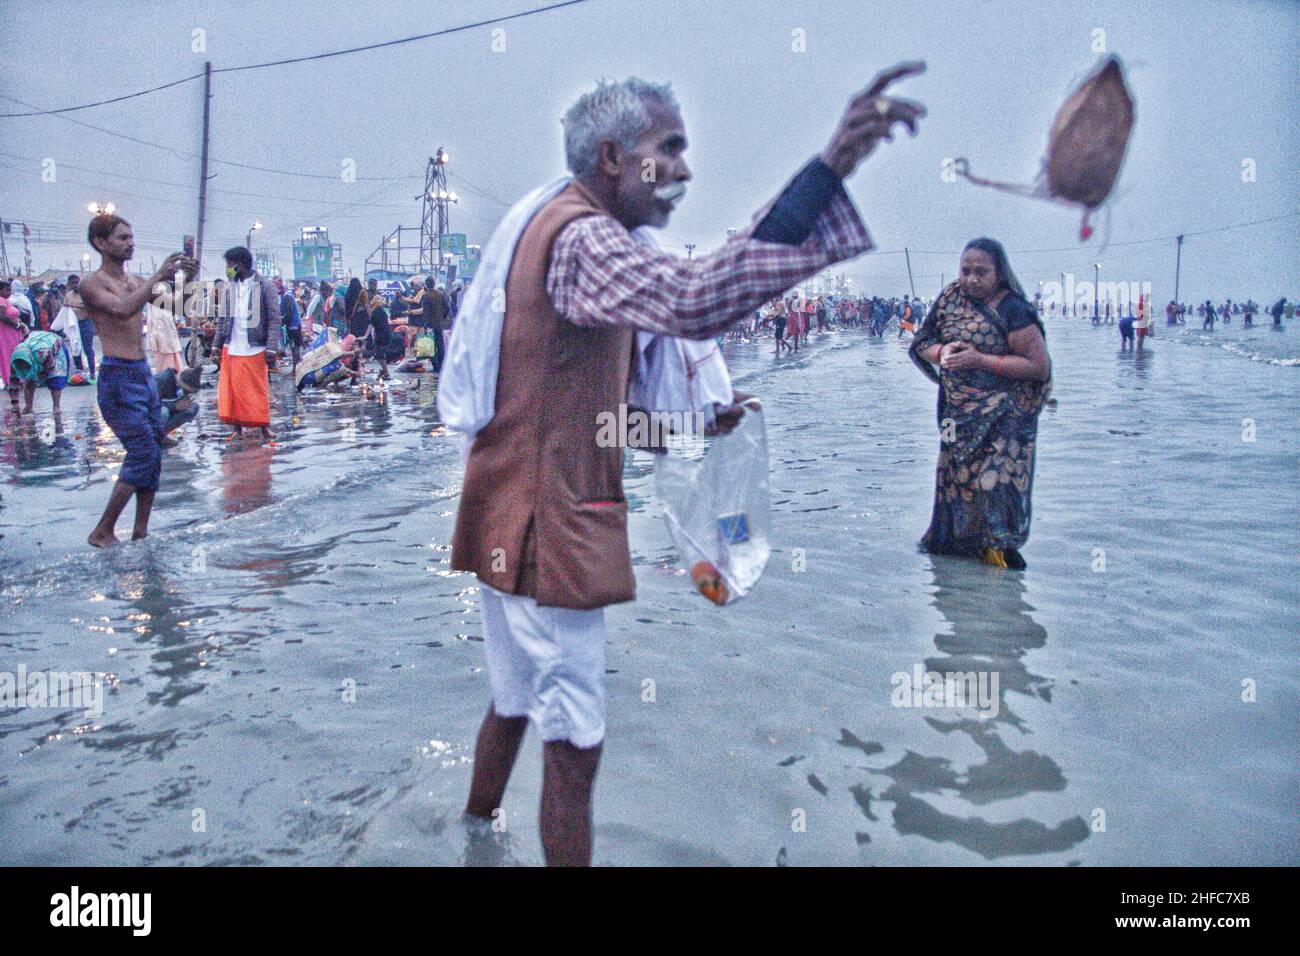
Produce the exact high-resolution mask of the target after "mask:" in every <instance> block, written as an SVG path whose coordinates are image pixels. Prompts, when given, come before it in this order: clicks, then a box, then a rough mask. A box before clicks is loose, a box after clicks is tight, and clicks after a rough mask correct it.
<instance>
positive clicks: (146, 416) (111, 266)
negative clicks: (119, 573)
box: [81, 214, 198, 548]
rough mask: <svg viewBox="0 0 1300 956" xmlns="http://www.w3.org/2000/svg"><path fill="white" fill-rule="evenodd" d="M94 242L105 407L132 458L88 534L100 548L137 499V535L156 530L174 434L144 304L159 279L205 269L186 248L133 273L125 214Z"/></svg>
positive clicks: (94, 234) (92, 300)
mask: <svg viewBox="0 0 1300 956" xmlns="http://www.w3.org/2000/svg"><path fill="white" fill-rule="evenodd" d="M86 236H87V239H88V240H89V241H90V244H91V246H93V247H94V248H95V250H96V251H97V252H98V253H99V254H100V255H101V256H102V257H103V261H102V262H101V264H100V267H99V269H98V270H97V271H96V272H93V273H91V274H90V275H89V276H87V277H86V278H85V279H84V280H83V281H82V283H81V298H82V301H83V302H84V303H85V308H86V312H87V314H88V315H89V317H90V319H91V321H92V322H94V324H95V334H96V335H98V336H99V338H100V339H101V341H102V342H103V346H104V358H103V361H102V362H101V363H100V367H99V381H98V386H97V398H98V401H99V411H100V414H101V415H103V417H104V421H105V422H106V423H107V424H108V427H109V428H111V429H113V434H115V435H116V436H117V438H118V440H119V441H121V443H122V445H123V447H125V448H126V460H125V461H123V462H122V470H121V471H120V472H118V478H117V484H115V485H114V486H113V493H112V494H111V495H110V496H109V499H108V506H107V507H106V508H105V509H104V515H103V517H102V518H100V519H99V524H97V525H95V530H94V531H92V532H91V533H90V537H89V539H87V540H88V541H89V542H90V543H91V544H92V545H94V546H95V547H97V548H104V547H108V546H109V545H113V544H116V543H117V535H116V534H114V531H113V529H114V526H115V525H116V524H117V519H118V516H119V515H121V513H122V509H123V508H125V507H126V503H127V502H128V501H129V500H130V499H131V496H132V495H135V496H136V501H135V529H134V532H133V533H132V535H131V537H132V538H133V539H137V538H145V537H148V535H149V512H150V511H151V510H152V508H153V498H154V493H155V492H156V491H157V490H158V479H159V477H160V476H161V474H162V451H161V449H162V448H163V447H164V446H165V445H167V444H173V443H174V442H172V440H171V439H167V438H166V436H165V434H164V432H163V428H162V417H161V409H162V406H161V403H160V402H159V399H158V386H157V384H156V383H155V381H154V377H153V373H152V372H151V371H150V370H149V363H148V362H147V361H145V357H144V341H143V320H144V313H143V309H144V305H145V303H146V302H147V301H148V300H149V298H150V296H151V295H152V294H153V289H154V286H155V285H157V284H158V283H159V282H172V281H173V280H174V279H175V277H176V273H177V272H180V271H184V273H185V277H186V279H192V278H193V277H194V275H195V274H196V273H197V272H198V263H196V262H195V261H194V260H193V259H191V258H188V257H187V256H184V255H182V254H181V253H179V252H177V253H173V254H172V255H170V256H168V257H167V258H166V259H165V260H164V261H163V264H162V266H161V268H159V270H158V271H157V272H155V273H154V274H153V275H152V276H150V277H149V278H148V279H144V278H141V277H140V276H132V275H128V274H127V272H126V268H125V266H126V262H127V260H128V259H130V258H131V256H132V255H133V254H134V253H135V236H134V235H133V234H132V232H131V224H130V223H128V222H127V221H126V220H125V219H123V218H121V217H120V216H112V215H107V214H103V215H99V216H96V217H95V218H94V219H92V220H91V221H90V228H89V229H88V230H87V233H86Z"/></svg>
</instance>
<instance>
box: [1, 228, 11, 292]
mask: <svg viewBox="0 0 1300 956" xmlns="http://www.w3.org/2000/svg"><path fill="white" fill-rule="evenodd" d="M8 278H10V275H9V250H8V249H6V248H5V224H4V220H3V219H0V279H8Z"/></svg>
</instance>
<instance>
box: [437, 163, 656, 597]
mask: <svg viewBox="0 0 1300 956" xmlns="http://www.w3.org/2000/svg"><path fill="white" fill-rule="evenodd" d="M592 215H608V212H607V211H606V210H605V209H604V208H603V207H602V206H601V205H600V204H599V202H598V201H597V200H596V199H595V197H593V196H592V195H591V194H590V193H589V192H588V191H587V190H586V189H584V188H583V187H582V186H580V185H579V184H577V183H570V184H569V186H568V187H567V188H565V189H564V191H563V192H561V193H560V194H559V195H558V196H556V197H555V198H554V199H552V200H551V201H550V202H549V203H547V204H546V205H545V206H544V207H542V209H541V211H539V212H538V213H537V215H536V216H534V217H533V219H532V221H531V222H530V223H529V224H528V226H527V227H526V228H525V229H524V232H523V235H522V236H521V237H520V239H519V243H518V245H517V246H516V248H515V254H514V259H513V260H512V262H511V265H510V273H509V276H508V277H507V279H506V314H505V320H504V326H503V329H502V333H501V363H500V370H499V371H498V373H497V391H496V414H495V416H494V417H493V419H492V421H491V422H489V423H488V425H487V427H485V428H484V429H483V430H482V431H481V432H479V433H478V436H477V437H476V438H475V440H474V444H473V447H472V448H471V450H470V456H469V463H468V465H467V466H466V469H465V486H464V489H463V490H462V492H461V496H460V509H459V511H458V512H457V514H456V531H455V536H454V538H453V539H452V552H451V566H452V567H453V568H454V569H455V570H457V571H473V572H474V573H475V574H476V575H478V577H479V579H480V580H481V581H483V582H484V583H485V584H488V585H491V586H492V587H494V588H496V589H497V590H498V591H504V592H506V593H507V594H520V595H527V596H529V597H533V598H536V599H537V603H538V604H540V605H543V606H552V607H566V608H579V609H586V608H598V607H604V606H605V605H606V604H617V603H619V602H621V601H631V600H632V599H634V598H635V597H636V581H635V578H634V577H633V574H632V559H631V555H630V554H629V551H628V541H627V500H626V499H625V498H624V497H623V449H622V448H600V447H597V445H596V433H597V431H598V429H599V422H598V420H597V416H598V415H599V414H600V413H601V412H603V411H608V412H612V413H614V414H615V415H617V413H618V406H619V404H620V403H622V402H625V401H626V400H627V388H628V378H629V376H630V374H631V370H632V360H633V358H634V356H635V352H634V348H633V345H634V341H635V333H634V331H633V330H632V329H628V328H617V327H614V326H604V327H601V328H579V327H578V326H576V325H574V324H573V323H571V322H568V321H566V320H565V319H563V318H562V317H561V316H560V315H559V314H557V313H556V311H555V309H554V308H553V307H552V305H551V300H550V297H549V296H548V295H547V292H546V275H547V271H548V270H549V268H550V263H551V247H552V246H553V245H554V243H555V239H556V237H557V236H558V235H559V234H560V232H561V230H563V229H564V227H565V226H567V225H568V224H569V223H570V222H572V221H573V220H575V219H578V218H581V217H583V216H592Z"/></svg>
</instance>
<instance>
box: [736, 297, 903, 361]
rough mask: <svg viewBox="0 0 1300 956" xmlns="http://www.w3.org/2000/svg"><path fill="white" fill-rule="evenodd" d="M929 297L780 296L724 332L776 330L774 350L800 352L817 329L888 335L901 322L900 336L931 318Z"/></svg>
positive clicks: (747, 336)
mask: <svg viewBox="0 0 1300 956" xmlns="http://www.w3.org/2000/svg"><path fill="white" fill-rule="evenodd" d="M926 307H927V306H926V303H925V301H924V300H922V299H921V298H920V296H910V295H904V296H902V297H901V298H889V299H887V298H883V297H880V296H864V295H850V294H847V293H829V292H828V293H817V294H813V293H804V292H800V291H795V292H792V293H789V294H787V295H784V296H778V297H777V298H774V299H773V300H772V301H771V302H769V303H767V304H766V305H764V306H763V307H762V308H760V309H757V310H755V312H754V313H753V315H751V316H750V318H749V319H748V321H744V322H739V323H737V324H736V325H734V326H732V327H731V328H730V329H728V330H727V331H726V332H725V333H723V335H722V339H723V340H724V341H752V340H754V339H756V338H764V337H766V336H768V335H771V336H772V337H773V339H774V340H775V343H776V344H775V350H774V354H776V355H781V354H783V353H786V352H790V353H794V352H798V351H799V350H800V349H801V348H804V347H806V346H807V344H808V337H809V335H811V334H812V333H813V332H823V333H824V332H829V331H831V330H832V329H865V330H866V331H867V334H868V335H872V336H876V337H883V336H884V335H885V333H886V331H888V330H889V329H890V328H891V327H894V326H896V327H897V329H898V337H899V338H902V336H903V333H904V332H912V331H915V329H916V328H917V327H919V326H920V324H921V321H922V319H924V318H925V311H926Z"/></svg>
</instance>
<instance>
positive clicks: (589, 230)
mask: <svg viewBox="0 0 1300 956" xmlns="http://www.w3.org/2000/svg"><path fill="white" fill-rule="evenodd" d="M770 207H771V204H769V205H768V207H766V208H765V209H764V210H763V211H762V212H760V213H759V215H758V216H756V217H755V218H754V222H753V223H752V224H751V226H750V228H749V229H748V230H746V231H745V232H744V233H741V234H739V235H736V236H733V237H732V238H731V239H729V240H728V241H727V243H726V244H725V245H724V246H722V248H721V249H719V250H718V251H717V252H713V253H710V254H709V255H705V256H701V257H700V258H698V259H683V258H681V257H679V256H674V255H669V254H668V253H666V252H663V251H661V250H658V249H655V248H653V247H651V246H647V245H644V244H643V243H640V242H638V241H637V240H636V239H634V238H633V237H632V234H631V233H630V232H628V230H627V229H625V228H624V227H623V226H622V225H621V224H620V223H619V222H618V221H617V220H615V219H614V218H613V217H612V216H585V217H583V218H582V219H577V220H574V221H573V222H572V223H570V224H569V225H568V226H566V227H565V228H564V229H563V231H561V233H560V235H559V236H558V237H557V238H556V240H555V245H554V246H553V247H552V250H551V265H550V270H549V271H548V272H547V275H546V291H547V294H548V295H550V297H551V304H552V305H554V306H555V310H556V312H558V313H559V314H560V315H562V316H564V318H565V319H567V320H568V321H570V322H572V323H573V324H574V325H579V326H598V325H622V326H630V327H632V328H634V329H639V330H641V331H644V332H655V333H658V334H661V335H673V336H677V337H679V338H688V339H707V338H711V337H712V336H715V335H718V334H719V333H721V332H722V331H723V330H724V329H726V328H727V326H729V325H731V324H732V323H733V322H736V321H738V320H740V319H744V318H747V317H748V316H749V315H751V314H752V313H753V312H754V311H755V310H756V309H757V308H758V307H759V306H761V305H763V304H764V303H765V302H767V301H769V300H770V299H772V297H773V296H777V295H780V294H781V293H783V292H785V290H787V289H789V288H790V287H791V286H793V285H795V284H796V283H798V282H800V281H801V280H803V279H806V278H808V277H809V276H813V275H816V274H817V273H818V272H820V271H821V270H822V269H825V268H826V267H827V266H829V265H832V264H834V263H836V262H841V261H843V260H844V259H851V258H853V257H854V256H857V255H861V254H862V253H864V252H867V251H868V250H870V249H871V248H872V243H871V237H870V236H869V235H867V230H866V227H865V226H863V225H862V220H860V219H859V218H858V213H857V210H856V209H854V208H853V203H852V202H851V201H850V200H849V199H848V197H847V195H846V194H845V193H843V192H841V193H839V195H837V196H836V197H835V198H834V199H833V200H831V202H830V203H829V204H827V206H826V208H825V209H824V210H823V211H822V214H821V216H819V217H818V219H817V221H816V223H815V224H814V226H813V230H812V232H811V233H810V234H809V235H808V238H807V239H806V240H804V242H803V244H802V245H798V246H790V245H783V244H781V243H775V242H762V241H759V240H756V239H752V238H750V234H751V233H752V232H753V230H754V229H755V228H756V227H757V225H758V224H759V223H760V222H762V220H763V216H764V215H766V212H767V208H770Z"/></svg>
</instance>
